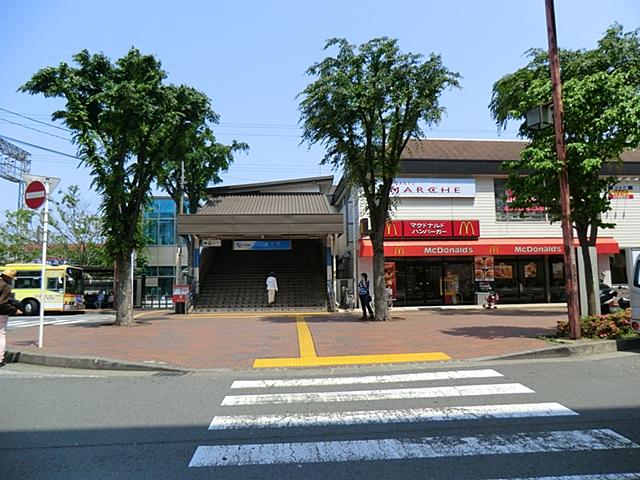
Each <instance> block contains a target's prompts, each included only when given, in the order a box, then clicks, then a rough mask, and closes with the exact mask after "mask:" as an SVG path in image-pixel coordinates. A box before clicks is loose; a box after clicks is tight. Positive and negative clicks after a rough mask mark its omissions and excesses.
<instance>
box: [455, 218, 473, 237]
mask: <svg viewBox="0 0 640 480" xmlns="http://www.w3.org/2000/svg"><path fill="white" fill-rule="evenodd" d="M469 232H471V235H469ZM458 235H460V236H461V237H462V236H465V237H469V236H473V237H475V235H476V227H475V226H474V225H473V222H470V221H468V220H467V221H463V222H460V227H459V231H458Z"/></svg>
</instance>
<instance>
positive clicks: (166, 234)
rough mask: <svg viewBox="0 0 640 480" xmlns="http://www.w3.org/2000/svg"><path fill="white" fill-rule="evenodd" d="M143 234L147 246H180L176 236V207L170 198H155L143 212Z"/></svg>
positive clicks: (180, 241) (180, 240) (180, 242)
mask: <svg viewBox="0 0 640 480" xmlns="http://www.w3.org/2000/svg"><path fill="white" fill-rule="evenodd" d="M144 234H145V236H146V237H147V240H148V242H149V245H176V242H177V243H178V244H182V243H183V241H182V239H180V238H178V237H177V235H176V205H175V203H174V201H173V200H172V199H170V198H155V199H154V200H153V202H152V203H151V205H150V206H149V207H148V208H147V209H146V211H145V212H144Z"/></svg>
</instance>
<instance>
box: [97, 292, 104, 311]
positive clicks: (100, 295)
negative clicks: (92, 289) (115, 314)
mask: <svg viewBox="0 0 640 480" xmlns="http://www.w3.org/2000/svg"><path fill="white" fill-rule="evenodd" d="M104 297H105V293H104V290H100V292H99V293H98V298H97V300H96V308H97V309H98V310H102V303H103V302H104Z"/></svg>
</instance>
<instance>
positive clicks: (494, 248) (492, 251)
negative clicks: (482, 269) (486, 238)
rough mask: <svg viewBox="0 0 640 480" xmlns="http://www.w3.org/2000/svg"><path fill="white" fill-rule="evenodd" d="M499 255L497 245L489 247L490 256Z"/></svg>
mask: <svg viewBox="0 0 640 480" xmlns="http://www.w3.org/2000/svg"><path fill="white" fill-rule="evenodd" d="M499 253H500V247H498V246H497V245H491V246H490V247H489V254H490V255H498V254H499Z"/></svg>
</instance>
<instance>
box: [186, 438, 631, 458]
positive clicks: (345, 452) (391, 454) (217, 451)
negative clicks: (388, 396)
mask: <svg viewBox="0 0 640 480" xmlns="http://www.w3.org/2000/svg"><path fill="white" fill-rule="evenodd" d="M639 447H640V445H637V444H635V443H633V442H631V441H630V440H628V439H626V438H625V437H623V436H622V435H618V434H617V433H615V432H613V431H611V430H606V429H602V430H569V431H558V432H535V433H516V434H512V435H492V434H487V435H475V436H469V437H426V438H418V439H393V438H390V439H381V440H347V441H334V442H302V443H267V444H249V445H215V446H200V447H198V449H197V450H196V453H195V454H194V455H193V458H192V459H191V462H190V464H189V466H191V467H204V466H229V465H273V464H282V463H325V462H350V461H359V460H402V459H408V458H441V457H466V456H471V455H508V454H518V453H542V452H562V451H593V450H605V449H616V448H639Z"/></svg>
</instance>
